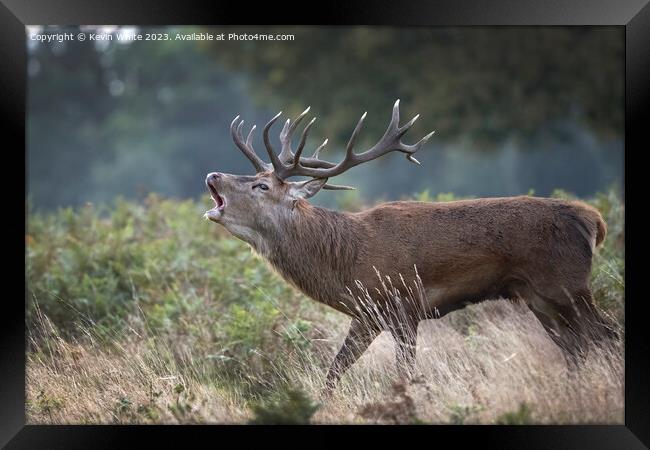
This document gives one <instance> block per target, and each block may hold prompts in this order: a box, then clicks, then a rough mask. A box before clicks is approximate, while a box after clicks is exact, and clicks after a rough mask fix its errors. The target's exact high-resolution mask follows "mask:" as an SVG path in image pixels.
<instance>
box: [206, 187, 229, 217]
mask: <svg viewBox="0 0 650 450" xmlns="http://www.w3.org/2000/svg"><path fill="white" fill-rule="evenodd" d="M205 184H206V185H207V186H208V190H209V191H210V196H211V197H212V200H213V201H214V208H212V209H210V210H208V211H206V212H205V217H206V218H207V219H210V220H213V221H216V220H218V219H219V218H220V217H221V215H222V214H223V210H224V208H225V207H226V199H225V197H223V196H222V195H221V194H219V191H217V188H215V187H214V186H213V185H212V183H210V182H208V181H206V183H205Z"/></svg>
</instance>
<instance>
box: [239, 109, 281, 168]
mask: <svg viewBox="0 0 650 450" xmlns="http://www.w3.org/2000/svg"><path fill="white" fill-rule="evenodd" d="M235 124H237V125H235ZM243 127H244V121H243V120H242V121H241V122H240V121H239V116H237V117H235V119H234V120H233V121H232V123H231V124H230V136H232V140H233V141H235V145H237V147H239V149H240V150H241V151H242V153H243V154H244V156H246V158H248V160H249V161H250V162H251V163H253V166H254V167H255V170H256V171H257V172H258V173H259V172H265V171H267V170H270V169H271V168H272V166H271V165H270V164H267V163H265V162H264V161H262V159H261V158H260V157H259V156H257V153H255V150H254V149H253V131H255V127H256V125H253V127H252V128H251V130H250V131H249V132H248V137H247V138H246V141H244V136H243V134H242V128H243Z"/></svg>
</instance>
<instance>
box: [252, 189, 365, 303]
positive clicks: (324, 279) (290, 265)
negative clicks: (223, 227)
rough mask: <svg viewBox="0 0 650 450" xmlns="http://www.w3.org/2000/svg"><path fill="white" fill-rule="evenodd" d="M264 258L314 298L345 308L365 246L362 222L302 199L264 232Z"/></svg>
mask: <svg viewBox="0 0 650 450" xmlns="http://www.w3.org/2000/svg"><path fill="white" fill-rule="evenodd" d="M264 244H265V245H264V247H265V249H264V250H265V251H264V250H263V251H262V253H263V256H264V257H266V259H267V260H268V261H269V262H270V263H271V264H272V266H273V267H274V268H275V269H276V270H277V271H278V272H279V273H280V275H282V276H283V277H284V278H285V279H287V280H288V281H289V282H291V283H292V284H293V285H294V286H296V287H297V288H298V289H300V290H301V291H302V292H304V293H305V294H307V295H308V296H310V297H312V298H314V299H316V300H318V301H320V302H323V303H326V304H328V305H330V306H332V307H334V308H336V309H340V308H341V305H340V304H338V302H339V301H340V300H341V297H342V296H343V295H344V293H345V291H346V289H347V287H348V286H350V285H351V283H352V282H353V281H354V280H353V268H354V266H355V263H356V260H357V257H358V255H359V253H360V250H361V245H362V241H361V230H360V224H358V223H357V221H355V220H354V219H352V218H351V217H350V216H349V215H347V214H345V213H340V212H337V211H332V210H328V209H323V208H318V207H315V206H312V205H310V204H309V203H308V202H307V201H305V200H302V199H300V200H297V201H296V204H295V207H294V208H293V210H292V211H291V213H290V214H288V215H284V216H283V217H282V218H280V220H279V221H278V222H277V223H276V224H272V225H271V226H270V227H268V228H267V229H266V232H265V233H264Z"/></svg>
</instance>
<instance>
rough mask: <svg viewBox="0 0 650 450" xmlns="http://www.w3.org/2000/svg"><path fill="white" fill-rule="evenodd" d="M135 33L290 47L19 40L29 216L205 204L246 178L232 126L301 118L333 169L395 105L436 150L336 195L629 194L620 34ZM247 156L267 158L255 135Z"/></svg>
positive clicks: (329, 198) (364, 171) (391, 161)
mask: <svg viewBox="0 0 650 450" xmlns="http://www.w3.org/2000/svg"><path fill="white" fill-rule="evenodd" d="M81 30H82V31H84V30H85V31H88V27H85V28H84V27H82V29H81ZM94 30H95V31H97V30H99V31H105V32H113V33H115V32H117V31H118V30H120V29H119V28H117V27H94ZM136 30H137V31H138V32H141V33H145V32H167V33H175V32H182V33H191V32H201V31H207V30H209V31H210V32H212V33H222V32H224V33H226V35H227V34H228V33H229V32H237V33H244V32H248V33H272V34H276V33H285V34H294V35H295V39H294V40H293V41H275V42H268V41H213V42H205V41H175V40H171V41H153V42H152V41H150V42H129V43H125V42H118V41H116V40H113V41H90V40H86V41H85V42H79V41H71V42H63V43H56V42H54V43H39V42H36V41H33V40H29V39H28V41H27V44H28V49H29V62H28V64H29V66H28V73H29V82H28V83H29V84H28V128H27V134H28V136H27V137H28V141H27V142H28V155H27V158H28V198H29V201H30V204H31V207H33V208H35V209H37V210H40V209H43V210H49V209H53V208H57V207H60V206H78V205H83V204H85V203H86V202H93V203H97V202H105V201H111V200H112V199H113V198H115V197H116V196H124V197H126V198H129V199H135V200H139V199H143V198H145V197H146V195H147V194H148V193H150V192H157V193H160V194H163V195H165V196H171V197H176V198H188V197H191V198H197V197H198V196H199V195H201V194H203V193H204V190H205V189H204V184H203V180H204V177H205V174H206V173H207V172H209V171H213V170H219V171H223V172H234V173H246V174H248V173H251V172H252V167H251V166H250V164H249V163H248V161H247V160H246V159H245V158H244V157H243V155H241V154H240V153H239V151H238V150H237V149H236V147H235V146H234V145H233V144H232V141H231V138H230V136H229V133H228V127H229V125H230V122H231V120H232V119H233V118H234V116H235V115H237V114H241V115H242V117H243V118H244V119H245V120H246V123H247V126H250V125H251V124H252V123H257V124H258V126H260V125H263V124H264V123H265V122H266V121H267V120H268V119H269V118H270V117H271V116H272V115H274V114H275V113H276V112H277V111H280V110H282V111H284V112H285V116H284V117H287V116H286V114H290V115H291V116H295V115H296V114H298V113H299V112H301V111H302V110H303V109H304V108H305V107H306V106H308V105H311V107H312V109H311V113H312V114H314V115H316V116H317V117H318V119H319V120H318V122H317V124H316V126H315V127H314V129H313V132H312V136H311V141H310V143H309V144H308V148H307V151H309V149H310V148H314V147H315V146H316V145H317V144H319V143H320V142H322V139H324V138H325V137H327V138H329V145H328V148H327V151H325V152H324V153H323V155H322V156H323V157H324V158H326V159H330V160H337V159H338V158H341V156H342V154H341V151H342V149H343V148H344V146H345V143H346V141H347V138H348V137H349V135H350V133H351V131H352V129H353V127H354V125H355V124H356V121H357V120H358V118H359V116H360V115H361V114H362V113H363V112H364V111H366V110H367V111H368V113H369V114H368V119H367V121H366V128H365V130H364V132H363V133H362V135H361V137H360V142H359V145H358V148H359V149H361V148H362V147H363V146H366V145H368V146H369V145H372V144H374V142H375V141H376V140H377V139H378V138H379V137H380V136H381V134H382V133H383V131H384V129H385V126H386V125H387V123H388V120H389V118H390V110H391V106H392V104H393V102H394V101H395V99H396V98H400V99H401V100H402V102H401V105H402V120H403V122H405V121H406V120H408V119H410V118H411V117H412V116H413V115H415V114H416V113H419V114H420V119H419V121H418V123H416V125H415V126H414V128H413V130H412V131H411V132H410V133H409V135H410V139H409V138H408V136H409V135H407V138H406V139H405V140H406V141H407V142H409V141H411V142H415V140H416V139H419V138H420V137H421V136H423V135H424V134H425V133H426V132H428V131H430V130H436V134H435V135H434V137H433V138H432V139H431V140H430V141H429V143H428V144H427V146H426V147H425V148H423V149H422V150H421V151H420V153H419V156H418V159H419V160H420V161H421V162H422V163H423V166H422V167H416V166H414V165H412V164H408V163H407V162H406V161H405V160H404V158H403V157H401V156H399V155H392V156H389V157H386V158H382V159H381V160H378V161H375V162H373V163H372V164H368V165H364V166H360V167H357V168H355V169H354V170H352V171H351V172H350V173H348V174H346V175H344V176H341V177H339V179H337V182H340V183H344V184H345V183H352V184H354V185H355V186H357V187H358V188H359V191H358V193H357V194H355V195H360V196H361V198H362V200H363V201H367V202H374V201H376V200H380V199H397V198H401V197H403V196H405V195H406V196H408V195H412V194H413V193H415V192H422V191H423V190H427V189H428V190H429V191H430V192H432V193H434V194H437V193H440V192H453V193H455V194H457V195H461V196H468V195H469V196H503V195H516V194H526V193H528V192H530V191H531V190H534V192H535V193H536V195H549V194H550V193H551V192H552V191H553V189H556V188H560V189H564V190H566V191H569V192H572V193H574V194H576V195H578V196H590V195H592V194H594V193H595V192H598V191H604V190H607V189H609V188H612V187H614V188H619V189H620V188H621V187H622V178H623V87H624V84H623V83H624V81H623V52H624V46H623V44H624V41H623V31H622V30H621V29H616V28H612V27H609V28H608V27H527V28H520V27H499V28H476V27H471V28H434V29H424V28H409V29H395V28H380V27H373V28H369V27H345V28H343V27H311V28H307V27H273V28H264V27H254V28H247V27H237V28H228V27H220V28H209V29H208V28H201V27H175V28H173V27H172V28H138V29H134V28H123V29H121V31H136ZM30 31H34V29H30ZM39 31H44V32H54V31H58V32H61V31H71V32H73V33H75V34H76V33H77V32H78V31H79V28H75V27H66V28H61V27H56V28H54V27H50V28H48V27H45V28H42V27H41V28H40V29H39ZM276 128H277V129H276V130H275V131H276V134H275V136H277V133H279V128H280V127H279V125H277V126H276ZM255 143H256V148H257V150H258V153H260V154H263V153H261V152H264V148H263V146H262V143H261V135H260V133H258V134H257V136H256V142H255ZM309 145H311V147H309ZM342 195H346V194H340V193H338V194H337V193H332V192H324V193H322V194H321V195H319V196H318V197H316V198H315V201H316V203H321V204H325V205H329V206H332V205H335V204H336V199H337V198H341V196H342Z"/></svg>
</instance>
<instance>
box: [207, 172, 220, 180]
mask: <svg viewBox="0 0 650 450" xmlns="http://www.w3.org/2000/svg"><path fill="white" fill-rule="evenodd" d="M219 178H221V173H219V172H212V173H209V174H208V177H207V178H206V181H207V182H210V181H217V180H218V179H219Z"/></svg>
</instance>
